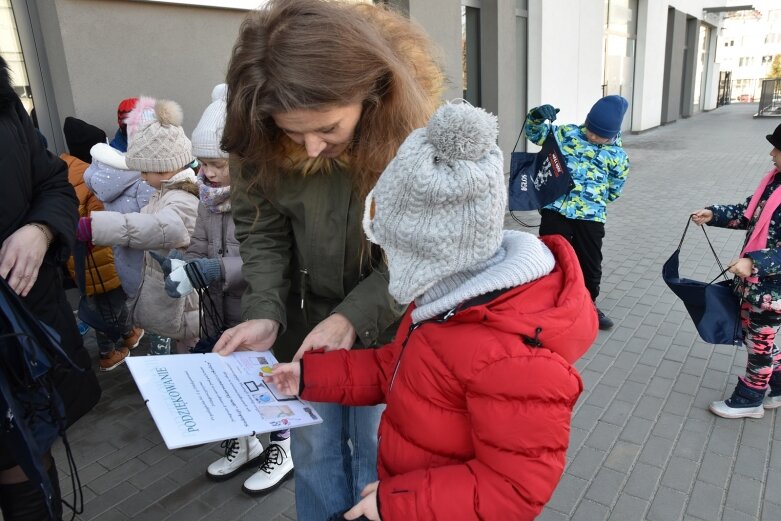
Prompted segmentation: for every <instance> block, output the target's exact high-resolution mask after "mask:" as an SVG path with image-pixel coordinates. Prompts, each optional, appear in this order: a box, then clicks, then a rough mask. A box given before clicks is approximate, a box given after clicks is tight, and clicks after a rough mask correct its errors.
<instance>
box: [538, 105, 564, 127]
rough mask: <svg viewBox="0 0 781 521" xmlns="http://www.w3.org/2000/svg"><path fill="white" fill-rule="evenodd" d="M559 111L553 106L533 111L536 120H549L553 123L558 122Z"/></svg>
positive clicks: (544, 106)
mask: <svg viewBox="0 0 781 521" xmlns="http://www.w3.org/2000/svg"><path fill="white" fill-rule="evenodd" d="M558 112H559V109H557V108H555V107H554V106H553V105H542V106H541V107H537V108H534V109H532V117H533V118H534V119H543V120H545V119H547V120H548V121H550V122H551V123H553V122H554V121H556V114H558Z"/></svg>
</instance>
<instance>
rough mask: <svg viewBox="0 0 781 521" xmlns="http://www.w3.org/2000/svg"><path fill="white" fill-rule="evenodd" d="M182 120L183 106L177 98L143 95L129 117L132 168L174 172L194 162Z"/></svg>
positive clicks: (129, 159) (127, 156)
mask: <svg viewBox="0 0 781 521" xmlns="http://www.w3.org/2000/svg"><path fill="white" fill-rule="evenodd" d="M182 119H183V115H182V107H180V106H179V104H178V103H176V102H175V101H170V100H154V99H152V98H146V97H142V98H140V99H139V101H138V103H137V104H136V106H135V107H134V108H133V110H132V111H131V112H130V114H128V118H127V121H128V133H129V137H130V142H129V143H128V147H127V154H125V161H126V162H127V166H128V168H129V169H130V170H139V171H141V172H173V171H179V170H181V169H182V168H184V167H185V166H187V165H188V164H190V163H192V162H193V159H194V158H193V154H192V144H191V143H190V140H189V139H187V135H186V134H185V133H184V129H183V128H182V126H181V125H182Z"/></svg>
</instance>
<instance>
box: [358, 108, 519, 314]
mask: <svg viewBox="0 0 781 521" xmlns="http://www.w3.org/2000/svg"><path fill="white" fill-rule="evenodd" d="M498 132H499V130H498V125H497V120H496V116H494V115H493V114H489V113H488V112H486V111H484V110H483V109H480V108H477V107H473V106H471V105H469V104H468V103H466V102H459V103H448V104H446V105H443V106H441V107H440V108H439V109H438V110H437V111H436V112H435V113H434V115H433V116H432V117H431V120H430V121H429V123H428V125H427V126H426V128H421V129H417V130H415V131H413V132H412V133H411V134H410V135H409V137H407V139H406V140H405V141H404V143H403V144H402V145H401V147H400V148H399V151H398V153H397V155H396V157H395V158H394V159H393V161H391V163H390V164H389V165H388V167H387V168H386V169H385V171H384V172H383V173H382V176H380V179H379V180H378V181H377V185H376V186H375V187H374V189H373V190H372V191H371V192H370V193H369V195H368V196H367V198H366V210H365V215H364V223H363V225H364V230H365V231H366V235H367V237H368V238H369V240H370V241H372V242H374V243H376V244H378V245H380V246H381V247H382V248H383V250H384V251H385V254H386V256H387V259H388V266H389V270H390V285H389V287H388V289H389V291H390V294H391V295H392V296H393V298H395V299H396V300H397V301H398V302H399V303H401V304H407V303H409V302H412V301H413V300H414V299H415V298H416V297H418V296H420V295H422V294H423V293H425V291H426V290H427V289H429V288H430V287H431V286H433V285H434V284H435V283H436V282H438V281H440V280H442V279H444V278H445V277H448V276H450V275H453V274H455V273H459V272H461V271H463V270H465V269H467V268H470V267H472V266H475V265H476V264H479V263H481V262H484V261H486V260H488V259H490V258H491V257H492V256H493V255H494V254H495V253H496V252H497V250H498V249H499V247H500V245H501V242H502V228H503V225H504V214H505V206H506V202H507V188H506V187H505V181H504V168H503V158H502V152H501V150H499V147H498V145H497V144H496V139H497V135H498Z"/></svg>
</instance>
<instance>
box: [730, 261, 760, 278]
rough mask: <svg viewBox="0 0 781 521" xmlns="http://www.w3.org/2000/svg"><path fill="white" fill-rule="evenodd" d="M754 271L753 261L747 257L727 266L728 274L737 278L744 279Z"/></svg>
mask: <svg viewBox="0 0 781 521" xmlns="http://www.w3.org/2000/svg"><path fill="white" fill-rule="evenodd" d="M753 270H754V261H753V260H751V259H749V258H748V257H743V258H742V259H738V260H736V261H735V262H733V263H732V264H730V265H729V272H730V273H734V274H735V275H737V276H738V277H741V278H746V277H749V276H751V272H752V271H753Z"/></svg>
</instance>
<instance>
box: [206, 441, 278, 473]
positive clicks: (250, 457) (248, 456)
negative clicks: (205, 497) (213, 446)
mask: <svg viewBox="0 0 781 521" xmlns="http://www.w3.org/2000/svg"><path fill="white" fill-rule="evenodd" d="M220 446H221V447H223V448H224V449H225V456H223V457H222V458H220V459H218V460H217V461H215V462H214V463H212V464H211V465H209V467H208V468H207V469H206V477H207V478H208V479H210V480H212V481H225V480H226V479H230V478H232V477H233V476H235V475H236V474H238V473H239V472H241V471H242V470H244V469H246V468H249V467H255V466H257V465H258V463H261V462H262V461H263V459H262V458H263V455H264V452H263V445H262V444H261V443H260V441H258V439H257V438H256V437H255V436H245V437H243V438H233V439H231V440H225V441H223V442H222V444H221V445H220Z"/></svg>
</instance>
